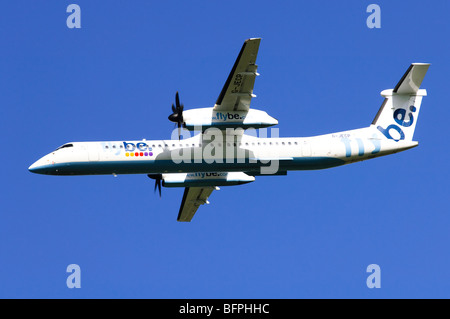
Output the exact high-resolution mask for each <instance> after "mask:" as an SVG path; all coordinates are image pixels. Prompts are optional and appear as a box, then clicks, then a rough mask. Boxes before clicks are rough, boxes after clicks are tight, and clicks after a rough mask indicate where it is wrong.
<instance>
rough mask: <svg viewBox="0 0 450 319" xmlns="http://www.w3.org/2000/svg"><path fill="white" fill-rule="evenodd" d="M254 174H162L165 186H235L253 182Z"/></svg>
mask: <svg viewBox="0 0 450 319" xmlns="http://www.w3.org/2000/svg"><path fill="white" fill-rule="evenodd" d="M254 180H255V177H254V176H250V175H247V174H245V173H242V172H213V173H205V172H200V173H173V174H162V181H163V182H162V184H163V186H164V187H204V186H233V185H241V184H246V183H250V182H253V181H254Z"/></svg>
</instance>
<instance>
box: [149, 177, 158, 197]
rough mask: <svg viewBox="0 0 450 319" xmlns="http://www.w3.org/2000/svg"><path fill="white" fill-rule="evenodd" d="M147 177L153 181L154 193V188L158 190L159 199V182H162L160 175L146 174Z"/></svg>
mask: <svg viewBox="0 0 450 319" xmlns="http://www.w3.org/2000/svg"><path fill="white" fill-rule="evenodd" d="M147 176H148V177H149V178H151V179H154V180H155V189H154V191H155V192H156V188H158V192H159V197H161V181H162V174H148V175H147Z"/></svg>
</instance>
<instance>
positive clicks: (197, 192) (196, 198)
mask: <svg viewBox="0 0 450 319" xmlns="http://www.w3.org/2000/svg"><path fill="white" fill-rule="evenodd" d="M214 189H215V187H211V186H205V187H186V188H185V189H184V195H183V200H182V202H181V207H180V211H179V213H178V218H177V221H179V222H190V221H191V219H192V217H194V214H195V212H196V211H197V209H198V208H199V207H200V205H203V204H207V203H208V197H209V196H210V195H211V193H212V191H213V190H214Z"/></svg>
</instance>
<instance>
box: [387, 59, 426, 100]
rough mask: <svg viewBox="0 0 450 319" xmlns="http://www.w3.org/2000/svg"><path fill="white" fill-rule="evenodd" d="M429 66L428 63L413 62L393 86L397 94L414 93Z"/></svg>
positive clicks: (417, 89)
mask: <svg viewBox="0 0 450 319" xmlns="http://www.w3.org/2000/svg"><path fill="white" fill-rule="evenodd" d="M429 67H430V64H429V63H413V64H411V65H410V66H409V68H408V70H406V72H405V74H404V75H403V77H402V78H401V79H400V81H399V82H398V83H397V85H396V86H395V88H394V91H393V92H394V93H397V94H415V93H417V91H419V89H420V85H421V84H422V81H423V78H424V77H425V74H426V73H427V71H428V68H429Z"/></svg>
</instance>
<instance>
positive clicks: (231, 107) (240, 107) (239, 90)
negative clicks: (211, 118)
mask: <svg viewBox="0 0 450 319" xmlns="http://www.w3.org/2000/svg"><path fill="white" fill-rule="evenodd" d="M260 42H261V39H260V38H252V39H248V40H246V41H245V42H244V45H243V46H242V49H241V51H240V52H239V55H238V57H237V59H236V62H235V63H234V66H233V68H232V69H231V72H230V75H229V76H228V79H227V81H226V82H225V85H224V86H223V89H222V91H221V92H220V95H219V97H218V99H217V101H216V105H215V106H214V110H216V111H248V110H249V108H250V102H251V99H252V97H254V96H255V95H253V86H254V84H255V78H256V76H257V75H259V74H258V73H257V72H256V69H257V67H258V66H257V65H256V64H255V62H256V56H257V55H258V49H259V43H260Z"/></svg>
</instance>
